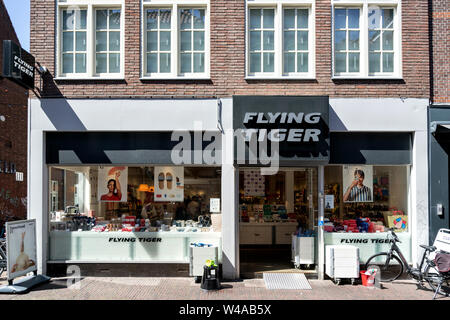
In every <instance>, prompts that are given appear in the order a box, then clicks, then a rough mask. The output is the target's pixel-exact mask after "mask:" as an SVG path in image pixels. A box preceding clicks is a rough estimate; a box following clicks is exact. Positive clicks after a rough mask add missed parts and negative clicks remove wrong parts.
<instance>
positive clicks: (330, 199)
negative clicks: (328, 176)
mask: <svg viewBox="0 0 450 320" xmlns="http://www.w3.org/2000/svg"><path fill="white" fill-rule="evenodd" d="M325 209H334V195H332V194H326V195H325Z"/></svg>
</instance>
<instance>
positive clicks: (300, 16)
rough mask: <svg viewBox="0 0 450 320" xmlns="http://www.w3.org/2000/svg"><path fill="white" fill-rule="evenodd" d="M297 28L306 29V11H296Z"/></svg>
mask: <svg viewBox="0 0 450 320" xmlns="http://www.w3.org/2000/svg"><path fill="white" fill-rule="evenodd" d="M297 27H298V28H299V29H307V28H308V9H298V10H297Z"/></svg>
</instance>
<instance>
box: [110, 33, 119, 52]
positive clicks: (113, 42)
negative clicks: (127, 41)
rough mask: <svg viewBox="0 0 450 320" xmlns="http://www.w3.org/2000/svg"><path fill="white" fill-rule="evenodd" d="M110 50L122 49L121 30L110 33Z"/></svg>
mask: <svg viewBox="0 0 450 320" xmlns="http://www.w3.org/2000/svg"><path fill="white" fill-rule="evenodd" d="M109 51H120V32H110V33H109Z"/></svg>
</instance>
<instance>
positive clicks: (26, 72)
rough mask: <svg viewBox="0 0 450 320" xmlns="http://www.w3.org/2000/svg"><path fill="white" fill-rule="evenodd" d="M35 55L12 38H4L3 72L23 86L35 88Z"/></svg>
mask: <svg viewBox="0 0 450 320" xmlns="http://www.w3.org/2000/svg"><path fill="white" fill-rule="evenodd" d="M34 64H35V59H34V57H33V56H32V55H31V54H30V53H28V52H27V51H25V50H23V49H22V48H21V47H20V46H19V45H18V44H16V43H15V42H13V41H11V40H3V74H2V76H3V77H5V78H10V79H11V80H13V81H15V82H17V83H18V84H19V85H21V86H22V87H25V88H27V89H34V73H35V68H34Z"/></svg>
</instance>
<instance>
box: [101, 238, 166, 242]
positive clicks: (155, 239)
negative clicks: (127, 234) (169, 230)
mask: <svg viewBox="0 0 450 320" xmlns="http://www.w3.org/2000/svg"><path fill="white" fill-rule="evenodd" d="M108 242H113V243H117V242H120V243H129V242H162V238H109V239H108Z"/></svg>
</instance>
